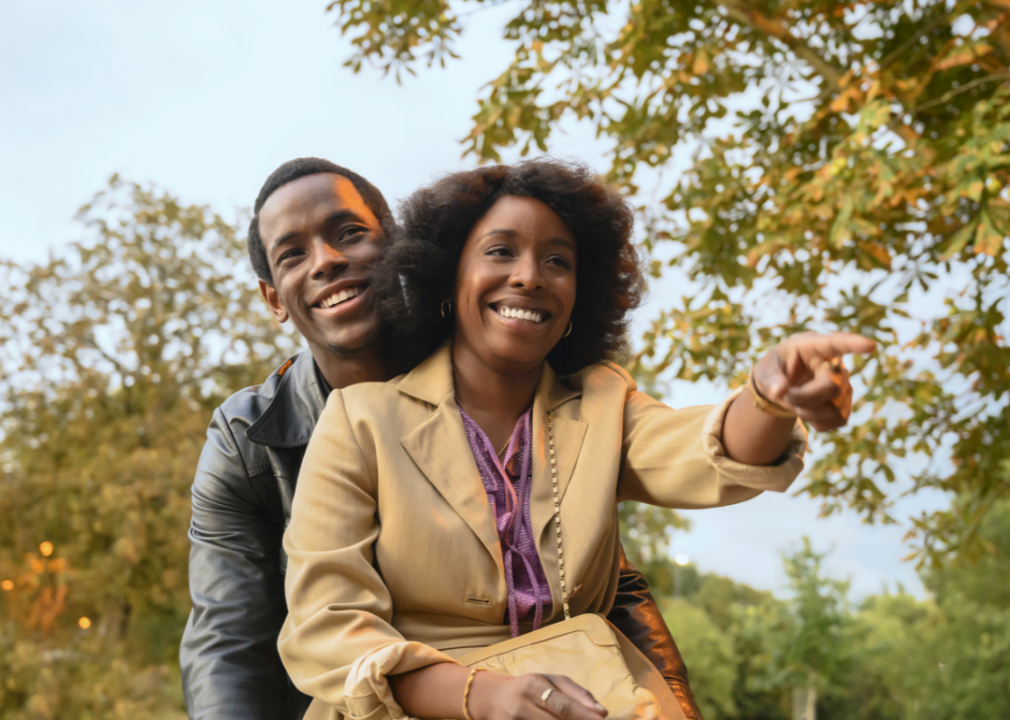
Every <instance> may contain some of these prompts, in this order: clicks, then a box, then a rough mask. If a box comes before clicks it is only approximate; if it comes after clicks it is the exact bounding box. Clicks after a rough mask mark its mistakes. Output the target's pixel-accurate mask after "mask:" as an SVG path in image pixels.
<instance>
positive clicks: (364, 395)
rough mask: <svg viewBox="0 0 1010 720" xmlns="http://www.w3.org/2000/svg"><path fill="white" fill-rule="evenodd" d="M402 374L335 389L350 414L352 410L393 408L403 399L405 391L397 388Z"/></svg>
mask: <svg viewBox="0 0 1010 720" xmlns="http://www.w3.org/2000/svg"><path fill="white" fill-rule="evenodd" d="M402 377H403V376H402V375H401V376H398V377H395V378H393V379H392V380H387V381H386V382H363V383H356V384H354V385H348V386H347V387H345V388H343V389H342V390H334V391H333V392H334V394H337V393H339V394H340V398H341V400H342V401H343V403H344V407H345V408H346V409H347V413H348V414H349V415H350V414H351V413H352V412H354V413H356V414H357V413H361V412H364V411H382V410H385V409H391V408H392V407H393V406H396V405H398V404H399V403H401V402H402V401H403V393H401V392H399V391H398V390H397V389H396V385H397V383H398V382H399V381H400V380H401V379H402Z"/></svg>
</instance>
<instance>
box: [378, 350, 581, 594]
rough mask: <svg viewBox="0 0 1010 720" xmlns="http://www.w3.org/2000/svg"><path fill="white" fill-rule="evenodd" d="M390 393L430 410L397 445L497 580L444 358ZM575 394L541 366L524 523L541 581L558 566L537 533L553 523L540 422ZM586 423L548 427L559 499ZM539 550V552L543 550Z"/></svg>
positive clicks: (498, 556)
mask: <svg viewBox="0 0 1010 720" xmlns="http://www.w3.org/2000/svg"><path fill="white" fill-rule="evenodd" d="M396 388H397V390H399V391H400V392H402V393H404V394H406V395H409V396H411V397H414V398H417V399H418V400H422V401H423V402H426V403H428V404H430V405H433V406H435V407H434V409H433V411H432V413H431V414H430V415H429V416H428V417H427V418H426V419H425V420H424V421H423V422H422V423H421V424H420V425H418V426H417V427H415V428H414V429H413V430H412V431H411V432H409V433H408V434H407V435H406V436H405V437H403V438H402V439H401V445H402V446H403V449H404V450H406V452H407V454H408V455H410V457H411V458H412V459H413V460H414V462H415V463H416V464H417V467H418V468H419V469H420V470H421V472H422V473H424V475H425V477H427V478H428V481H429V482H431V484H432V485H434V486H435V487H436V488H437V489H438V491H439V493H440V494H441V495H442V497H443V498H445V500H446V502H447V503H448V504H449V505H450V506H451V507H452V508H453V510H455V511H456V513H457V514H458V515H459V516H460V517H461V518H462V519H463V521H464V522H466V524H467V525H468V526H469V527H470V529H471V530H472V531H473V533H474V534H475V535H476V536H477V537H478V538H479V539H480V541H481V542H482V543H483V545H484V546H485V547H486V548H487V550H488V552H489V553H490V554H491V556H492V558H493V559H494V561H495V564H497V566H498V569H499V571H500V572H503V573H504V562H503V559H502V551H501V543H500V541H499V538H498V530H497V528H496V526H495V518H494V515H493V514H492V512H491V506H490V505H489V503H488V500H487V494H486V493H484V492H481V491H480V490H481V487H482V486H481V481H480V472H479V471H478V470H477V464H476V461H475V460H474V459H473V452H472V451H471V449H470V445H469V443H468V442H467V439H466V432H465V431H464V429H463V421H462V419H461V418H460V414H459V409H458V406H457V405H456V396H455V393H454V391H453V381H452V354H451V351H450V348H449V346H448V345H443V346H442V348H440V349H439V350H438V351H436V352H435V353H434V354H433V355H432V356H431V357H429V358H428V359H427V360H425V361H424V362H423V363H421V364H420V365H418V366H417V367H416V368H415V369H414V370H413V371H411V372H410V373H409V374H408V375H407V376H405V377H404V378H403V379H402V380H400V381H399V382H398V383H397V384H396ZM581 394H582V393H581V390H577V389H573V388H571V387H568V386H567V385H565V384H564V383H563V382H561V380H560V379H559V378H558V377H557V375H555V374H554V371H553V370H552V369H551V367H550V365H545V366H544V372H543V375H542V376H541V378H540V383H539V385H538V386H537V390H536V393H535V395H534V400H533V478H534V481H533V488H534V489H533V491H532V497H531V514H530V522H531V524H532V525H533V532H534V537H536V538H537V548H538V551H539V553H540V557H541V559H542V561H543V562H544V569H545V571H546V572H548V573H549V575H548V577H557V576H558V569H557V565H558V560H557V556H556V555H552V554H551V553H552V552H553V550H552V548H553V547H554V544H553V540H551V536H550V535H549V534H548V533H546V532H544V529H545V528H546V526H547V524H548V522H550V520H551V518H553V507H554V503H553V499H552V497H551V496H552V495H553V488H552V483H551V471H550V465H549V457H548V455H549V448H548V438H547V432H546V428H545V418H546V416H547V412H548V411H549V410H554V409H555V408H557V407H558V406H560V405H561V404H563V403H565V402H567V401H568V400H571V399H573V398H576V397H579V396H581ZM586 427H587V425H586V423H584V422H581V421H580V420H575V419H569V418H566V417H561V416H558V417H556V418H555V420H554V435H555V439H556V444H557V472H558V485H559V494H560V496H561V498H562V499H563V498H564V493H565V489H566V487H567V485H568V482H569V480H570V479H571V476H572V472H573V470H574V468H575V463H576V461H577V459H578V456H579V452H580V451H581V448H582V440H583V438H584V436H585V432H586ZM545 542H546V543H547V544H546V545H545V544H544V543H545ZM551 592H552V595H553V599H554V601H555V608H557V607H559V606H558V604H557V603H558V601H559V598H560V594H559V593H560V588H559V587H555V583H554V582H551Z"/></svg>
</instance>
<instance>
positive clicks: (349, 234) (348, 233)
mask: <svg viewBox="0 0 1010 720" xmlns="http://www.w3.org/2000/svg"><path fill="white" fill-rule="evenodd" d="M366 232H368V228H364V227H359V226H357V225H352V226H350V227H346V228H344V229H343V230H341V231H340V235H339V236H338V240H349V239H350V238H353V237H356V236H358V235H361V234H362V233H366Z"/></svg>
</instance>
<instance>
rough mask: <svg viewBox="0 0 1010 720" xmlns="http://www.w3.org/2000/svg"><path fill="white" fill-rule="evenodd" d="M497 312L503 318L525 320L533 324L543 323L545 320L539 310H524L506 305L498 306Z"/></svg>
mask: <svg viewBox="0 0 1010 720" xmlns="http://www.w3.org/2000/svg"><path fill="white" fill-rule="evenodd" d="M495 312H497V313H498V314H499V315H501V316H502V317H506V318H513V319H516V320H525V321H526V322H532V323H538V322H542V321H543V319H544V313H542V312H540V311H539V310H523V309H521V308H510V307H506V306H505V305H499V306H497V307H496V308H495Z"/></svg>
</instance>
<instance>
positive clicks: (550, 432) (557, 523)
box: [547, 410, 572, 620]
mask: <svg viewBox="0 0 1010 720" xmlns="http://www.w3.org/2000/svg"><path fill="white" fill-rule="evenodd" d="M547 439H548V443H549V445H550V450H551V482H552V484H553V486H554V531H555V533H556V534H557V536H558V569H559V570H560V573H561V600H562V602H563V603H564V608H565V620H571V617H572V616H571V614H570V613H569V612H568V583H567V581H566V580H565V548H564V546H563V545H562V544H561V496H560V493H559V492H558V461H557V457H556V456H555V454H554V411H553V410H548V411H547Z"/></svg>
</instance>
